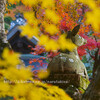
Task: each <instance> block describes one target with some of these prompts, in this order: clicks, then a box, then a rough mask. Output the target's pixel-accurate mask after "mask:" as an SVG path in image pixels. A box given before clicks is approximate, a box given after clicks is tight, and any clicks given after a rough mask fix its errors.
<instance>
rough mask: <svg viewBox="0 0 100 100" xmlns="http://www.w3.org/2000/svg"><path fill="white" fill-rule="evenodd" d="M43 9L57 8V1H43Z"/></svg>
mask: <svg viewBox="0 0 100 100" xmlns="http://www.w3.org/2000/svg"><path fill="white" fill-rule="evenodd" d="M41 1H42V7H43V8H49V7H54V6H55V0H41Z"/></svg>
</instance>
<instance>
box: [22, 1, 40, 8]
mask: <svg viewBox="0 0 100 100" xmlns="http://www.w3.org/2000/svg"><path fill="white" fill-rule="evenodd" d="M38 1H39V0H30V1H29V0H22V3H23V4H25V5H26V6H30V7H32V6H34V5H36V4H37V3H38Z"/></svg>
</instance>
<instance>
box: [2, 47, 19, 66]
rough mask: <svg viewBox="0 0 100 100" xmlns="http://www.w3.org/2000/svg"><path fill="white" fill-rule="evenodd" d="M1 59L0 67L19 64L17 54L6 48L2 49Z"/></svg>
mask: <svg viewBox="0 0 100 100" xmlns="http://www.w3.org/2000/svg"><path fill="white" fill-rule="evenodd" d="M2 57H3V59H4V60H2V59H0V67H2V66H4V67H8V66H16V65H17V64H19V63H20V60H19V58H18V57H19V54H18V53H14V52H13V51H10V50H9V49H8V48H5V49H4V51H3V54H2ZM12 61H13V62H12ZM5 62H6V63H5Z"/></svg>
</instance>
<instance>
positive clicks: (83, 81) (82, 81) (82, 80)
mask: <svg viewBox="0 0 100 100" xmlns="http://www.w3.org/2000/svg"><path fill="white" fill-rule="evenodd" d="M89 83H90V82H89V80H88V79H86V78H83V77H82V76H80V87H81V88H82V89H84V90H86V88H87V87H88V85H89Z"/></svg>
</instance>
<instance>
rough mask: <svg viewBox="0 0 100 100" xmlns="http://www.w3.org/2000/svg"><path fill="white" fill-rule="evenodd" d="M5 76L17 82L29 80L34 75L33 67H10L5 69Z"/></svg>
mask: <svg viewBox="0 0 100 100" xmlns="http://www.w3.org/2000/svg"><path fill="white" fill-rule="evenodd" d="M4 76H5V77H6V78H7V79H8V80H10V81H13V82H15V83H16V82H17V81H20V80H28V79H30V78H31V77H32V73H31V69H29V68H25V67H21V68H20V69H17V68H16V67H10V68H8V69H7V70H5V71H4Z"/></svg>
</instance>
